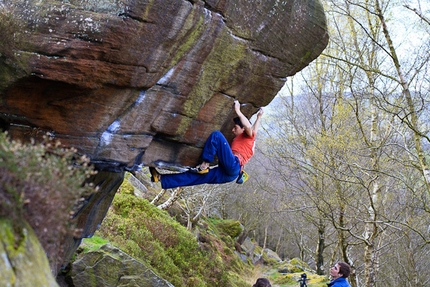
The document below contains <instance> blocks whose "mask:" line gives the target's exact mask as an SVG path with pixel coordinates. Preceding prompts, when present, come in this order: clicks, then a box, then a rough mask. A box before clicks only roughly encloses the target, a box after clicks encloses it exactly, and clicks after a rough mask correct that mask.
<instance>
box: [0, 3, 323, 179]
mask: <svg viewBox="0 0 430 287" xmlns="http://www.w3.org/2000/svg"><path fill="white" fill-rule="evenodd" d="M9 2H10V3H11V2H12V1H4V3H5V5H3V6H1V7H0V9H1V11H2V13H3V14H4V15H9V16H10V18H8V19H9V20H10V21H9V22H5V23H6V24H4V23H3V25H7V23H13V25H12V24H10V26H11V27H12V28H15V30H16V31H13V29H12V32H15V33H14V34H13V33H12V32H10V30H11V29H3V31H2V32H0V33H2V35H1V36H2V38H3V39H10V41H11V42H12V43H11V44H10V45H9V46H4V45H3V46H0V53H1V54H0V55H1V57H0V62H1V66H2V68H1V69H0V122H1V124H2V126H4V127H6V128H7V129H9V132H10V134H11V135H12V136H13V137H15V138H28V137H35V136H38V135H43V134H45V133H47V132H48V133H49V134H50V135H51V136H52V137H55V138H57V139H59V140H60V141H61V142H62V143H63V144H64V145H67V146H74V147H76V148H77V149H78V150H79V152H81V153H84V154H87V155H89V156H91V158H92V159H93V160H94V162H98V163H100V164H102V165H103V166H104V167H105V168H109V169H110V170H115V171H116V170H120V169H124V168H126V169H137V168H138V167H139V166H141V165H152V166H187V165H194V164H195V163H196V162H197V160H198V157H199V154H200V148H201V147H202V145H203V143H204V141H205V139H206V137H207V136H208V135H209V134H210V132H212V131H213V130H216V129H220V130H222V131H223V132H225V134H227V135H228V134H230V129H231V126H232V125H231V118H232V117H233V113H234V111H233V110H232V108H231V106H232V103H233V100H234V99H238V100H239V101H240V102H243V103H246V106H245V107H244V108H243V110H244V112H245V114H247V115H248V116H250V115H251V114H253V113H254V112H255V111H256V110H257V108H258V107H260V106H265V105H267V104H268V103H269V102H270V101H271V100H272V99H273V97H274V96H275V95H276V93H277V92H278V90H279V89H280V88H281V87H282V85H283V84H284V82H285V79H286V77H288V76H290V75H294V74H295V73H296V72H297V71H299V70H301V69H302V68H303V67H305V66H306V65H308V63H310V62H311V61H312V60H313V59H315V58H316V57H317V56H318V55H319V54H320V53H321V51H322V50H323V49H324V48H325V46H326V45H327V41H328V36H327V32H326V22H325V16H324V12H323V9H322V6H321V4H320V2H319V1H318V0H306V1H305V0H300V1H280V0H264V1H262V0H218V1H217V0H207V1H200V0H192V1H185V0H169V1H167V0H165V1H162V0H146V1H134V0H126V1H112V0H101V1H100V0H97V1H95V0H86V1H76V0H68V1H35V0H30V1H13V2H14V6H12V4H10V3H9ZM8 3H9V4H10V5H8ZM8 13H9V14H8ZM8 28H10V27H8ZM11 34H13V35H11ZM8 49H9V50H8Z"/></svg>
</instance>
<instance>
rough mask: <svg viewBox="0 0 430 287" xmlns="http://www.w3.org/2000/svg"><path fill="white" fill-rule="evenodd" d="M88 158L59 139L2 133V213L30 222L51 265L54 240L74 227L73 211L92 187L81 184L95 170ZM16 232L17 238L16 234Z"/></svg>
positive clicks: (56, 254) (55, 257) (58, 240)
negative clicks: (37, 140) (31, 139)
mask: <svg viewBox="0 0 430 287" xmlns="http://www.w3.org/2000/svg"><path fill="white" fill-rule="evenodd" d="M88 162H89V160H88V159H87V158H85V157H79V156H77V155H76V151H75V150H74V149H65V148H63V147H61V145H60V144H59V143H58V142H57V143H55V142H52V141H46V142H45V143H43V144H34V143H29V144H22V143H20V142H17V141H10V140H9V139H8V138H7V135H6V133H0V183H1V184H0V217H7V218H9V219H10V220H11V221H12V222H14V224H15V225H20V224H21V223H20V222H21V221H22V220H23V219H25V220H26V221H27V222H29V223H30V225H31V226H32V227H33V229H34V231H35V233H36V234H37V236H38V238H39V240H40V243H41V244H42V246H43V247H44V249H45V251H46V253H47V254H49V258H48V259H49V261H50V263H51V267H53V266H52V264H54V262H61V260H59V259H60V258H62V254H61V252H62V250H60V249H59V248H58V243H62V242H64V241H63V240H64V239H65V238H66V236H69V234H71V233H72V232H74V229H73V224H72V222H71V220H70V215H71V213H73V212H74V210H77V209H78V208H79V207H80V202H82V201H79V199H81V198H84V197H86V196H88V195H89V194H90V193H91V192H93V191H94V189H93V188H92V187H91V186H89V185H85V184H84V182H85V181H86V180H87V179H88V178H89V177H90V176H92V175H93V174H94V170H93V169H92V168H91V167H89V166H88ZM17 230H19V228H17ZM15 237H16V240H19V239H20V234H18V233H17V234H15ZM53 239H55V240H53Z"/></svg>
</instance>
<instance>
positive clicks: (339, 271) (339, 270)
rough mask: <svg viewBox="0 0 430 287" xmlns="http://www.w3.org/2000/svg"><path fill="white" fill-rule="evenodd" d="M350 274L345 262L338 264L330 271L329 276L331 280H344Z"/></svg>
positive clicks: (349, 268)
mask: <svg viewBox="0 0 430 287" xmlns="http://www.w3.org/2000/svg"><path fill="white" fill-rule="evenodd" d="M350 273H351V267H349V265H348V264H346V263H345V262H338V263H336V265H334V266H333V267H332V268H331V269H330V276H331V278H332V279H337V278H340V277H343V278H346V277H348V276H349V274H350Z"/></svg>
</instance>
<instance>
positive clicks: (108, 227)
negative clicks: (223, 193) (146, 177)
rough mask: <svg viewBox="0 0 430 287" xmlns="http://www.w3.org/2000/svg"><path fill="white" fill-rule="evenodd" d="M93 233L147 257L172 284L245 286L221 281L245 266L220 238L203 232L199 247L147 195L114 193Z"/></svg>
mask: <svg viewBox="0 0 430 287" xmlns="http://www.w3.org/2000/svg"><path fill="white" fill-rule="evenodd" d="M213 227H214V229H215V230H216V232H217V233H220V231H219V230H217V228H216V227H215V226H213ZM203 232H205V231H203ZM96 235H98V236H101V237H104V238H106V239H109V240H110V241H111V242H112V243H113V244H114V245H115V246H117V247H118V248H120V249H122V250H124V251H125V252H127V253H128V254H129V255H131V256H133V257H134V258H136V259H139V260H141V261H142V262H145V263H146V264H147V265H148V266H151V268H153V270H154V271H155V272H156V273H157V274H159V275H160V276H161V277H163V278H165V279H166V280H168V281H170V282H171V283H172V284H173V285H175V286H190V287H200V286H202V287H203V286H245V285H238V284H236V285H229V284H227V285H225V284H224V283H223V282H228V281H229V280H230V279H229V277H230V276H229V275H227V277H226V278H224V277H225V276H226V274H229V273H228V272H229V271H233V270H234V271H235V272H245V271H246V270H247V269H246V267H244V264H243V263H242V262H241V261H240V260H239V258H238V257H237V256H235V254H234V253H233V252H232V251H231V250H230V249H229V248H227V247H226V245H225V243H224V242H222V241H221V240H220V239H218V238H217V237H215V236H214V234H213V233H206V239H207V242H206V243H200V246H199V243H198V242H197V241H196V238H195V237H194V235H193V234H192V233H190V232H189V231H188V230H187V229H186V228H185V227H183V226H181V225H180V224H179V223H178V222H176V221H174V220H173V219H172V218H171V217H170V216H169V215H168V214H167V213H166V212H165V211H161V210H159V209H157V208H156V207H155V206H154V205H151V204H150V203H149V202H148V201H147V200H145V199H141V198H137V197H135V196H132V195H130V194H126V193H123V192H121V193H117V194H116V196H115V199H114V201H113V203H112V207H111V209H110V211H109V212H108V214H107V216H106V217H105V219H104V221H103V224H102V226H101V228H100V229H99V231H98V232H97V233H96ZM237 281H240V280H239V279H237Z"/></svg>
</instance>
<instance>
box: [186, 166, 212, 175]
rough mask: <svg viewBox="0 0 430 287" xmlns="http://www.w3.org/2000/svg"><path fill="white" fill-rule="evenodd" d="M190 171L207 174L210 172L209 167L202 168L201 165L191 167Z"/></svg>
mask: <svg viewBox="0 0 430 287" xmlns="http://www.w3.org/2000/svg"><path fill="white" fill-rule="evenodd" d="M188 171H189V172H192V173H198V174H206V173H208V172H209V168H205V169H202V168H201V167H200V166H197V167H191V168H190V169H188Z"/></svg>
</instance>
